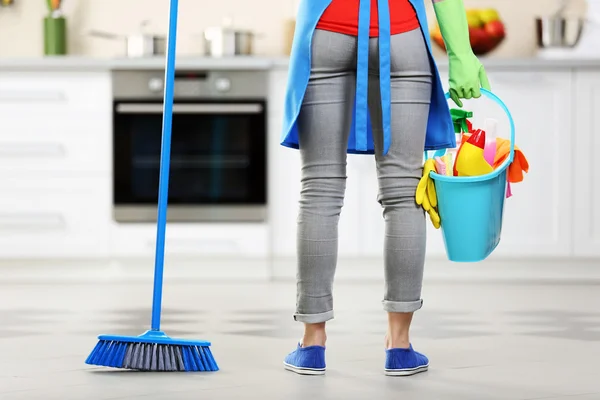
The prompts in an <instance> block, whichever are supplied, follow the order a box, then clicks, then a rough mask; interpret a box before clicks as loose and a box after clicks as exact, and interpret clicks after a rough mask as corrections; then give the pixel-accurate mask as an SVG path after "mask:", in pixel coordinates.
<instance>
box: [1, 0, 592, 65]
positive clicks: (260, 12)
mask: <svg viewBox="0 0 600 400" xmlns="http://www.w3.org/2000/svg"><path fill="white" fill-rule="evenodd" d="M294 1H297V0H180V2H179V3H180V31H179V32H180V33H179V41H178V50H179V53H180V54H198V53H199V52H201V51H202V45H201V40H200V39H201V38H200V34H201V32H202V30H203V29H204V28H206V27H207V26H210V25H215V24H220V22H221V20H222V18H223V17H225V16H227V15H228V14H231V15H232V16H233V17H234V18H235V21H236V22H237V23H238V24H239V25H240V26H243V27H247V28H251V29H254V30H256V31H257V32H260V33H263V34H264V38H262V39H260V40H258V42H257V53H260V54H264V55H279V54H282V53H283V52H284V49H285V45H284V39H283V37H284V24H285V20H286V19H287V18H289V17H290V16H292V15H293V5H292V4H293V3H294ZM307 1H308V0H307ZM392 1H393V0H392ZM425 1H426V2H429V0H425ZM584 1H585V0H572V3H573V6H572V7H571V10H572V11H573V13H575V14H580V13H581V11H582V10H583V9H584V7H583V4H584ZM15 2H16V5H15V6H14V7H12V8H0V57H30V56H39V55H42V49H43V40H42V22H41V20H42V18H43V16H44V15H45V13H46V7H45V4H46V1H45V0H15ZM557 3H558V0H465V4H466V5H467V7H494V8H496V9H498V10H499V12H500V14H501V15H502V17H503V19H504V21H505V23H506V26H507V32H508V36H509V37H508V38H507V40H506V41H505V43H504V44H503V45H502V47H501V48H499V49H498V50H497V52H495V53H494V55H495V56H498V57H514V56H529V55H532V54H533V52H534V49H535V35H534V18H535V16H536V15H537V14H539V13H541V14H547V13H549V12H552V10H553V9H555V8H556V6H557ZM168 4H169V1H168V0H67V1H65V10H66V13H67V15H68V18H69V27H70V37H69V45H70V52H71V53H72V54H78V55H87V56H99V57H111V56H119V55H122V54H123V53H122V51H123V50H122V47H121V46H120V44H119V43H114V42H110V41H105V40H103V39H97V38H91V37H88V36H85V32H86V31H87V30H88V29H90V28H94V29H103V30H107V31H112V32H115V33H121V34H127V33H132V32H134V31H136V30H137V28H138V26H139V23H140V22H141V21H142V20H144V19H149V20H151V21H152V23H153V24H154V25H155V26H156V28H157V29H158V30H159V31H162V32H164V31H165V30H166V25H167V17H166V14H167V10H168ZM227 10H233V12H229V11H227Z"/></svg>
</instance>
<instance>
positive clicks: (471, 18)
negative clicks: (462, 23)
mask: <svg viewBox="0 0 600 400" xmlns="http://www.w3.org/2000/svg"><path fill="white" fill-rule="evenodd" d="M467 23H468V24H469V28H480V27H482V26H483V21H482V20H481V17H480V16H479V11H478V10H467Z"/></svg>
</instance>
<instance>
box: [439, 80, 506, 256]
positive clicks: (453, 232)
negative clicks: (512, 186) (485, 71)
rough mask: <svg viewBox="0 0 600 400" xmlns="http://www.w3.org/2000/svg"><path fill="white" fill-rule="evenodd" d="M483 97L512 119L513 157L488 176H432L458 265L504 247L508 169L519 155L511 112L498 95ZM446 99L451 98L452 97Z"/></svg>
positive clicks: (451, 252) (448, 249)
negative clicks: (502, 243)
mask: <svg viewBox="0 0 600 400" xmlns="http://www.w3.org/2000/svg"><path fill="white" fill-rule="evenodd" d="M481 93H482V94H483V95H485V96H487V97H489V98H490V99H492V100H493V101H494V102H496V103H497V104H498V105H499V106H500V107H501V108H502V109H503V110H504V112H505V113H506V116H507V117H508V120H509V123H510V154H509V157H508V159H507V160H506V161H505V162H504V163H503V164H502V165H501V166H500V167H498V168H497V169H495V170H494V171H493V172H491V173H489V174H486V175H481V176H469V177H458V176H445V175H439V174H437V173H435V172H431V173H430V177H431V178H432V179H433V180H434V182H435V190H436V193H437V199H438V212H439V214H440V219H441V221H442V222H441V225H442V226H441V230H442V236H443V238H444V245H445V247H446V254H447V256H448V259H449V260H450V261H454V262H478V261H483V260H485V259H486V258H487V257H488V256H489V255H490V254H491V253H492V252H493V251H494V250H495V249H496V247H497V246H498V244H499V243H500V235H501V233H502V219H503V214H504V201H505V198H506V184H507V180H506V176H507V169H508V166H509V165H510V164H511V163H512V161H513V159H514V153H515V123H514V121H513V118H512V115H511V114H510V111H509V110H508V108H507V107H506V105H505V104H504V102H503V101H502V100H500V99H499V98H498V97H497V96H496V95H495V94H493V93H491V92H489V91H487V90H485V89H481ZM446 98H447V99H448V98H450V94H449V93H446Z"/></svg>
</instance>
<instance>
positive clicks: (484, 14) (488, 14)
mask: <svg viewBox="0 0 600 400" xmlns="http://www.w3.org/2000/svg"><path fill="white" fill-rule="evenodd" d="M479 18H480V19H481V22H483V24H484V25H485V24H487V23H489V22H492V21H499V20H500V15H499V14H498V11H496V10H494V9H493V8H486V9H485V10H481V11H480V12H479Z"/></svg>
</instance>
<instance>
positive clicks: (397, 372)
mask: <svg viewBox="0 0 600 400" xmlns="http://www.w3.org/2000/svg"><path fill="white" fill-rule="evenodd" d="M428 369H429V364H427V365H420V366H418V367H415V368H403V369H386V370H385V374H386V375H387V376H411V375H415V374H418V373H420V372H425V371H427V370H428Z"/></svg>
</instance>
